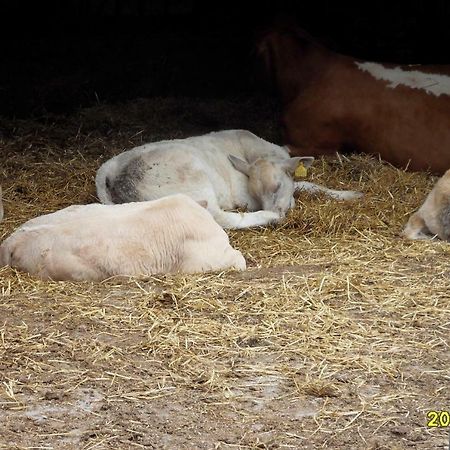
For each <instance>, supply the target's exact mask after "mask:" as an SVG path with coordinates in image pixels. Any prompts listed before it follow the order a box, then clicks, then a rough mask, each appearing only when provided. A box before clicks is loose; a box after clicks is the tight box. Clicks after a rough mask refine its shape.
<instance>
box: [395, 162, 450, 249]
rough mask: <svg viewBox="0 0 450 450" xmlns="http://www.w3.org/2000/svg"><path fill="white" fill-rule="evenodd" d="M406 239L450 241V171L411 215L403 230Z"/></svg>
mask: <svg viewBox="0 0 450 450" xmlns="http://www.w3.org/2000/svg"><path fill="white" fill-rule="evenodd" d="M402 234H403V236H404V237H406V238H408V239H433V238H434V237H436V236H437V237H439V239H442V240H443V241H450V170H447V172H445V174H444V175H443V176H442V177H441V178H440V179H439V180H438V182H437V183H436V185H435V186H434V187H433V189H432V190H431V192H430V193H429V194H428V196H427V198H426V199H425V201H424V202H423V205H422V206H421V207H420V208H419V210H418V211H417V212H415V213H414V214H412V215H411V217H410V218H409V220H408V223H407V224H406V226H405V228H404V230H403V233H402Z"/></svg>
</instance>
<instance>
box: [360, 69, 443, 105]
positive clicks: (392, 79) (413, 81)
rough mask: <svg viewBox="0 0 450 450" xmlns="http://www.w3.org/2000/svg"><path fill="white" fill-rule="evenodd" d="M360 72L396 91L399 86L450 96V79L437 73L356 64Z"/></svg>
mask: <svg viewBox="0 0 450 450" xmlns="http://www.w3.org/2000/svg"><path fill="white" fill-rule="evenodd" d="M356 65H357V66H358V68H359V69H360V70H363V71H364V72H368V73H370V74H371V75H372V76H373V77H374V78H376V79H377V80H384V81H388V82H389V84H388V87H390V88H392V89H394V88H396V87H397V86H399V85H402V86H408V87H410V88H412V89H422V90H424V91H425V92H427V93H428V94H433V95H436V96H437V97H439V96H440V95H441V94H444V95H450V77H449V76H447V75H441V74H437V73H425V72H420V71H419V70H403V69H402V68H400V67H394V68H392V69H389V68H387V67H384V66H383V65H382V64H378V63H373V62H364V63H360V62H356Z"/></svg>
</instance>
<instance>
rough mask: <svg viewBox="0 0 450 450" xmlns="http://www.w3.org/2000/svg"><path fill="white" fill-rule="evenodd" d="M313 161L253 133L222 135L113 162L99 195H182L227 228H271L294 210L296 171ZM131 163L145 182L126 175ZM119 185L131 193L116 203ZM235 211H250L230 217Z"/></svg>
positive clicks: (106, 198)
mask: <svg viewBox="0 0 450 450" xmlns="http://www.w3.org/2000/svg"><path fill="white" fill-rule="evenodd" d="M313 159H314V158H312V157H303V158H301V157H297V158H290V156H289V153H288V151H287V150H286V149H285V148H283V147H280V146H278V145H275V144H272V143H270V142H267V141H265V140H264V139H261V138H259V137H257V136H255V135H254V134H252V133H250V132H249V131H245V130H226V131H219V132H213V133H209V134H206V135H203V136H195V137H190V138H187V139H178V140H170V141H161V142H154V143H151V144H146V145H143V146H141V147H137V148H134V149H132V150H129V151H127V152H124V153H121V154H119V155H117V156H115V157H113V158H111V159H110V160H108V161H106V162H105V163H104V164H103V165H102V166H101V167H100V168H99V170H98V172H97V176H96V186H97V194H98V197H99V199H100V201H101V202H103V203H113V202H118V203H119V202H126V201H142V200H152V199H155V198H160V197H163V196H165V195H168V194H173V193H177V192H182V193H184V194H187V195H189V196H190V197H192V198H193V199H194V200H196V201H198V202H200V201H205V202H206V203H207V208H208V210H209V211H210V213H211V214H212V215H213V217H214V218H215V219H216V221H217V222H218V223H219V224H220V225H222V226H223V227H224V228H246V227H251V226H258V225H267V224H268V223H270V222H276V221H278V220H279V219H280V218H282V217H283V216H284V215H285V213H286V211H287V210H288V209H289V208H292V207H293V206H294V205H295V200H294V192H295V189H296V186H295V184H294V182H293V180H292V174H293V172H294V170H295V166H296V165H298V163H299V161H302V160H303V162H304V163H305V165H310V164H311V162H312V160H313ZM131 164H135V165H136V167H138V170H137V173H138V172H139V168H143V169H145V174H144V175H143V176H141V179H137V178H139V176H138V175H137V176H136V177H134V175H133V173H132V172H131V171H129V172H127V170H128V169H127V168H129V167H130V165H131ZM133 178H135V179H133ZM124 180H125V181H124ZM121 183H122V186H123V187H124V189H125V188H126V189H128V190H129V192H128V193H126V195H124V196H123V197H121V198H119V197H117V198H113V197H114V195H112V191H113V190H114V189H116V192H118V186H119V187H120V186H121ZM108 186H109V187H108ZM236 208H246V209H247V210H248V211H250V212H248V213H235V212H229V210H232V209H236Z"/></svg>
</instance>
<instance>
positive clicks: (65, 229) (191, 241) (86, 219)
mask: <svg viewBox="0 0 450 450" xmlns="http://www.w3.org/2000/svg"><path fill="white" fill-rule="evenodd" d="M5 265H9V266H11V267H15V268H17V269H20V270H24V271H27V272H29V273H31V274H33V275H37V276H39V277H41V278H44V279H53V280H75V281H81V280H103V279H106V278H109V277H112V276H116V275H124V276H139V275H151V274H160V273H173V272H182V273H194V272H206V271H212V270H223V269H228V268H231V267H234V268H236V269H240V270H244V269H245V267H246V264H245V259H244V257H243V256H242V254H241V252H239V251H237V250H235V249H233V248H232V247H231V245H230V243H229V241H228V236H227V234H226V233H225V231H224V230H223V229H222V228H221V227H220V225H218V224H217V223H216V221H215V220H214V219H213V218H212V216H211V214H209V212H208V211H207V210H206V209H204V208H202V207H201V206H200V205H199V204H198V203H196V202H195V201H194V200H192V199H191V198H190V197H188V196H186V195H182V194H178V195H173V196H169V197H165V198H162V199H159V200H154V201H148V202H140V203H126V204H122V205H101V204H91V205H74V206H70V207H68V208H65V209H63V210H61V211H57V212H55V213H52V214H47V215H44V216H40V217H37V218H35V219H31V220H29V221H28V222H26V223H25V224H23V225H22V226H21V227H19V228H18V229H17V230H16V231H15V232H14V233H13V234H12V235H11V236H9V237H8V238H7V239H6V240H5V241H4V242H3V243H2V245H1V246H0V267H2V266H5Z"/></svg>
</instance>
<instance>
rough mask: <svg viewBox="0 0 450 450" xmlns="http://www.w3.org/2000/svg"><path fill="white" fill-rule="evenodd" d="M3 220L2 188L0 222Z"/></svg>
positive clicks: (0, 191)
mask: <svg viewBox="0 0 450 450" xmlns="http://www.w3.org/2000/svg"><path fill="white" fill-rule="evenodd" d="M2 220H3V193H2V187H1V186H0V222H1V221H2Z"/></svg>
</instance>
